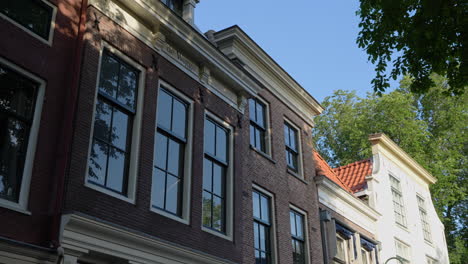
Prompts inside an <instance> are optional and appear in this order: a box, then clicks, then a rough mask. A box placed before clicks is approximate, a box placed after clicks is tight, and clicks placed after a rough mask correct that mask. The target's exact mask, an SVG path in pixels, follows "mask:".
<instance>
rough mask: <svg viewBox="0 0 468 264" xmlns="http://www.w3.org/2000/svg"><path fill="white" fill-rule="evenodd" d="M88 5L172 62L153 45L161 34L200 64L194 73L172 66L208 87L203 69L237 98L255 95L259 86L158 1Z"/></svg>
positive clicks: (103, 0)
mask: <svg viewBox="0 0 468 264" xmlns="http://www.w3.org/2000/svg"><path fill="white" fill-rule="evenodd" d="M89 5H92V6H94V7H95V8H97V9H98V10H99V11H101V12H102V13H104V14H105V15H106V16H108V17H110V18H111V19H112V20H114V22H116V23H117V24H119V25H120V26H122V27H123V28H125V29H126V30H128V31H129V32H130V33H132V34H133V35H134V36H135V37H137V38H138V39H140V40H141V41H143V42H144V43H146V44H147V45H148V46H149V47H151V48H153V49H154V50H155V51H157V52H159V53H160V54H161V55H162V56H164V57H166V58H168V59H169V60H170V61H172V62H174V60H173V58H170V56H168V55H167V54H165V52H164V51H165V50H158V48H157V41H158V40H159V39H160V36H161V35H163V36H164V39H165V40H167V42H168V43H170V44H171V45H173V46H174V47H175V48H177V49H178V50H179V51H180V54H184V56H187V57H188V58H190V60H193V61H194V63H195V64H196V66H197V67H198V66H200V67H199V68H200V72H199V73H198V74H196V73H193V72H192V71H193V70H192V71H191V69H188V70H187V69H184V67H183V66H184V63H183V62H182V63H177V61H175V64H176V66H178V67H179V68H181V69H182V70H184V71H185V72H186V73H187V74H189V75H191V76H192V77H193V78H194V79H195V80H197V81H199V82H200V83H201V84H202V85H204V86H205V87H207V88H208V89H210V88H211V87H210V84H209V83H206V82H204V81H203V80H202V75H203V73H204V72H207V70H205V69H208V72H210V74H211V75H212V76H216V77H217V78H219V79H220V80H222V81H223V82H224V83H225V84H227V86H228V87H229V89H231V90H233V92H234V93H236V94H238V95H239V96H241V97H242V96H249V95H250V96H252V95H253V96H255V95H256V94H257V92H258V91H260V90H261V89H262V88H261V87H260V86H259V85H258V84H257V83H256V82H255V81H254V80H252V78H250V77H249V76H247V74H245V73H244V72H243V71H242V70H241V69H239V68H238V67H237V66H236V65H235V64H234V63H233V62H232V61H231V60H230V59H229V58H227V57H226V56H225V55H224V54H223V53H222V52H221V51H219V50H218V49H217V48H216V47H215V46H214V45H213V44H212V43H211V42H210V41H208V40H207V39H206V38H205V36H203V35H202V34H201V33H199V32H198V31H197V30H196V29H195V28H194V27H193V26H191V25H190V24H189V23H187V22H186V21H184V20H183V19H182V18H180V17H178V16H177V15H175V14H174V13H173V12H171V10H170V9H168V8H167V7H165V6H164V4H163V3H161V1H159V0H90V1H89ZM223 99H225V98H223ZM236 103H237V102H236ZM241 110H242V109H241Z"/></svg>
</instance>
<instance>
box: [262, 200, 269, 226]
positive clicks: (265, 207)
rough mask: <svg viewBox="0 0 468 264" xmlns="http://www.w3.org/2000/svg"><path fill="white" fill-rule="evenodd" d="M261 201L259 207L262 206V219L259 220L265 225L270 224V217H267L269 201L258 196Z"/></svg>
mask: <svg viewBox="0 0 468 264" xmlns="http://www.w3.org/2000/svg"><path fill="white" fill-rule="evenodd" d="M260 197H261V199H260V201H261V206H262V217H261V219H262V220H263V221H265V222H267V223H269V222H270V216H269V208H270V201H269V199H268V198H266V197H264V196H260Z"/></svg>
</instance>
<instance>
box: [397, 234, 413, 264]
mask: <svg viewBox="0 0 468 264" xmlns="http://www.w3.org/2000/svg"><path fill="white" fill-rule="evenodd" d="M395 248H396V255H397V256H398V257H400V258H402V259H403V261H404V262H405V263H410V259H411V252H410V251H411V249H410V246H408V245H407V244H406V243H403V242H401V241H400V240H398V239H395Z"/></svg>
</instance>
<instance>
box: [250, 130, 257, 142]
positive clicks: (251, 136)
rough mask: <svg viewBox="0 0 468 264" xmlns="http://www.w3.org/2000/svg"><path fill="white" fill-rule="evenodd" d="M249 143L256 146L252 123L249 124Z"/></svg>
mask: <svg viewBox="0 0 468 264" xmlns="http://www.w3.org/2000/svg"><path fill="white" fill-rule="evenodd" d="M250 145H252V146H254V147H257V144H256V143H255V127H254V126H253V125H250Z"/></svg>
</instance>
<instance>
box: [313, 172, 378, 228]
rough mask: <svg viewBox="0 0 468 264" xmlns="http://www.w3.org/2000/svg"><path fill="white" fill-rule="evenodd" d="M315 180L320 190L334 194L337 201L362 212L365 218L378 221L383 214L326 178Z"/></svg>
mask: <svg viewBox="0 0 468 264" xmlns="http://www.w3.org/2000/svg"><path fill="white" fill-rule="evenodd" d="M314 180H315V183H316V184H317V187H318V189H319V190H320V189H322V188H323V189H324V190H326V191H327V192H329V193H331V194H333V195H334V196H335V197H336V198H337V199H340V200H342V201H343V202H345V203H346V204H348V205H350V206H351V207H352V208H353V209H355V210H356V211H358V212H360V213H361V214H362V215H363V216H364V217H368V218H369V219H370V220H372V221H377V220H378V218H379V217H380V216H381V214H380V213H379V212H377V211H376V210H375V209H373V208H371V207H370V206H368V205H367V204H365V203H364V202H363V201H361V200H360V199H359V198H357V197H355V196H354V195H352V194H351V193H349V192H347V191H345V190H344V189H343V188H341V186H339V185H338V184H336V183H335V182H333V181H332V180H330V179H329V178H327V177H326V176H323V175H321V176H316V177H315V178H314ZM344 217H346V215H344Z"/></svg>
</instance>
